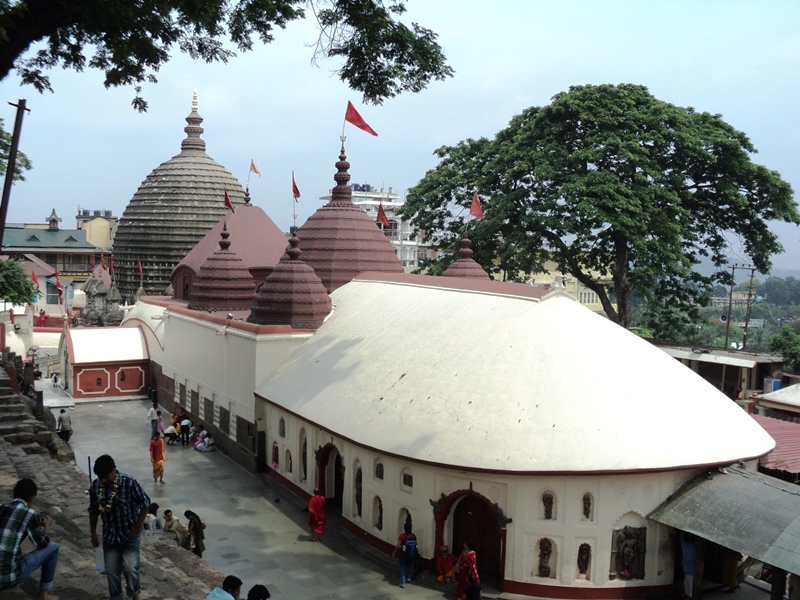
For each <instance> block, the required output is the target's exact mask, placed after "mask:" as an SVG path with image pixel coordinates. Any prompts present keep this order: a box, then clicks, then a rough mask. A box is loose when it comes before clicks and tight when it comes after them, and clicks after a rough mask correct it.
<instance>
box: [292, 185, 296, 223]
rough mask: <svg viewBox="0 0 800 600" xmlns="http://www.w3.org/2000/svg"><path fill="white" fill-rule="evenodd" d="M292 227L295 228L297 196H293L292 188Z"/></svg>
mask: <svg viewBox="0 0 800 600" xmlns="http://www.w3.org/2000/svg"><path fill="white" fill-rule="evenodd" d="M292 229H297V198H295V197H294V189H292Z"/></svg>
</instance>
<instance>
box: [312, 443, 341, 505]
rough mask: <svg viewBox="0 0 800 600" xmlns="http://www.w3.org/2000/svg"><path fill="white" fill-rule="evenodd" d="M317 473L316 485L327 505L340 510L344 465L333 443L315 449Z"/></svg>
mask: <svg viewBox="0 0 800 600" xmlns="http://www.w3.org/2000/svg"><path fill="white" fill-rule="evenodd" d="M317 473H318V477H317V487H318V488H319V491H320V492H321V493H322V495H323V496H325V498H326V499H327V505H328V506H329V507H335V508H336V509H338V510H339V512H341V511H342V504H343V499H344V465H343V464H342V455H341V454H340V453H339V450H338V449H337V448H336V446H334V445H333V444H325V445H324V446H323V447H322V448H320V449H319V450H318V451H317Z"/></svg>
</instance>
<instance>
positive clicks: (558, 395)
mask: <svg viewBox="0 0 800 600" xmlns="http://www.w3.org/2000/svg"><path fill="white" fill-rule="evenodd" d="M365 277H368V276H362V277H361V278H359V279H357V280H355V281H353V282H352V283H350V284H347V285H345V286H343V287H341V288H339V289H338V290H337V291H335V292H334V293H333V294H332V299H333V303H334V311H333V313H332V315H331V316H330V317H329V318H328V320H327V321H326V322H325V323H324V324H323V325H322V327H320V329H319V330H318V331H317V333H316V334H315V335H314V336H312V337H311V338H310V339H309V340H308V341H306V342H305V343H304V344H303V345H302V346H301V347H300V348H298V349H297V350H296V351H295V352H294V353H293V354H292V355H291V356H290V357H289V358H288V359H287V361H286V362H285V363H284V364H283V365H282V366H281V367H280V368H279V369H278V370H277V371H276V373H275V374H274V375H273V376H272V377H271V378H270V379H269V380H268V381H267V382H265V383H264V385H262V386H261V387H260V388H259V389H258V390H256V393H257V394H258V395H259V396H261V397H263V398H265V399H267V400H269V401H270V402H273V403H274V404H276V405H279V406H282V407H284V408H286V409H287V410H289V411H291V412H293V413H295V414H297V415H299V416H300V417H301V418H303V419H305V420H307V421H309V422H312V423H316V424H318V425H319V426H321V427H323V428H326V429H328V430H330V431H332V432H334V433H335V434H337V435H339V436H341V437H343V438H346V439H349V440H352V441H353V442H356V443H358V444H361V445H364V446H368V447H372V448H374V449H376V450H378V451H381V452H385V453H387V454H393V455H398V456H403V457H407V458H409V459H414V460H419V461H424V462H431V463H438V464H445V465H451V466H457V467H463V468H470V469H479V470H493V471H516V472H531V473H533V472H560V473H567V472H619V471H626V472H630V471H641V470H666V469H674V468H685V467H691V466H701V465H713V464H720V463H729V462H733V461H735V460H739V459H746V458H752V457H757V456H761V455H763V454H765V453H767V452H769V451H770V450H771V449H772V448H773V447H774V441H773V440H772V438H771V437H770V436H769V435H768V434H767V433H766V432H765V431H764V430H763V429H761V427H759V426H758V425H757V424H756V423H755V422H754V421H753V420H752V419H751V418H750V417H749V415H747V414H746V413H745V412H744V411H743V410H742V409H740V408H739V407H738V406H737V405H736V403H734V402H732V401H731V400H730V399H728V398H727V397H725V396H724V395H723V394H722V393H721V392H719V391H718V390H717V389H716V388H714V387H713V386H712V385H710V384H709V383H707V382H706V381H705V380H703V379H702V378H700V377H699V376H698V375H697V374H695V373H693V372H692V371H691V370H689V369H688V368H686V367H685V366H683V365H682V364H680V363H679V362H678V361H676V360H675V359H673V358H671V357H670V356H668V355H667V354H666V353H664V352H663V351H662V350H660V349H658V348H656V347H655V346H653V345H651V344H650V343H648V342H647V341H645V340H643V339H641V338H639V337H637V336H636V335H634V334H632V333H630V332H629V331H627V330H625V329H624V328H621V327H619V326H618V325H615V324H614V323H612V322H610V321H608V320H607V319H605V318H603V317H601V316H598V315H596V314H594V313H592V312H591V311H589V310H588V309H586V308H584V307H582V306H580V305H579V304H578V303H577V302H575V301H574V300H573V299H571V298H570V297H567V296H565V295H555V296H554V297H551V298H547V299H544V300H542V301H537V299H534V298H530V297H524V296H523V294H520V295H519V296H514V295H509V290H510V289H511V288H510V287H509V286H508V284H506V285H505V286H502V285H501V286H497V285H496V284H494V282H480V281H478V282H471V281H467V280H460V281H459V284H463V286H464V287H469V288H471V289H469V290H458V289H445V288H444V287H438V281H437V280H438V278H431V277H419V276H417V277H414V276H410V277H403V276H393V277H390V278H391V279H394V281H377V280H368V279H365ZM375 277H381V276H380V275H377V274H376V275H375ZM402 281H406V282H408V283H401V282H402ZM421 281H426V282H428V283H427V285H418V282H421ZM439 281H441V280H439ZM450 281H453V280H452V279H451V280H450ZM493 284H494V285H495V287H496V289H498V290H502V293H489V292H488V290H491V289H492V285H493ZM448 285H450V284H448ZM515 289H520V290H529V289H530V288H528V287H527V286H518V287H516V288H515ZM511 293H513V292H511Z"/></svg>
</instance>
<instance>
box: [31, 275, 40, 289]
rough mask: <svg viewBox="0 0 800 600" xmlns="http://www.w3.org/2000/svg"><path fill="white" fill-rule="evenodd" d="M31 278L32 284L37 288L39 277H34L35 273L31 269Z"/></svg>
mask: <svg viewBox="0 0 800 600" xmlns="http://www.w3.org/2000/svg"><path fill="white" fill-rule="evenodd" d="M31 280H32V281H33V285H35V286H36V287H37V288H38V287H39V278H38V277H36V273H34V272H33V271H31Z"/></svg>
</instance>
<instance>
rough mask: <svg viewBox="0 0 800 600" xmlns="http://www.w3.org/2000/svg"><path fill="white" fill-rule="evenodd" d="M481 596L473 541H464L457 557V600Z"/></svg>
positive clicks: (471, 599)
mask: <svg viewBox="0 0 800 600" xmlns="http://www.w3.org/2000/svg"><path fill="white" fill-rule="evenodd" d="M480 597H481V579H480V577H479V576H478V556H477V554H475V542H464V550H463V552H461V556H460V557H459V558H458V586H457V587H456V599H457V600H465V599H466V600H479V598H480Z"/></svg>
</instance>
